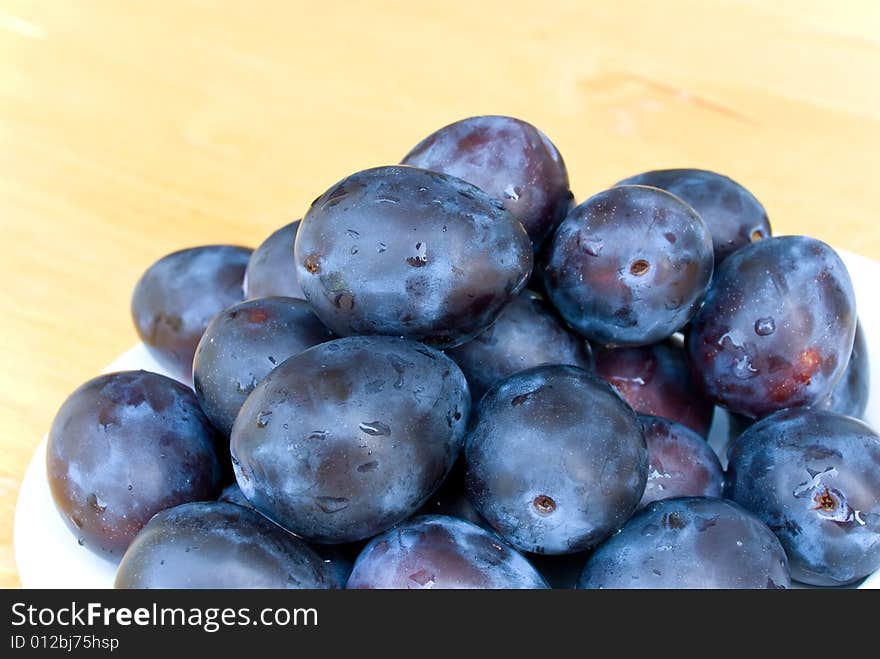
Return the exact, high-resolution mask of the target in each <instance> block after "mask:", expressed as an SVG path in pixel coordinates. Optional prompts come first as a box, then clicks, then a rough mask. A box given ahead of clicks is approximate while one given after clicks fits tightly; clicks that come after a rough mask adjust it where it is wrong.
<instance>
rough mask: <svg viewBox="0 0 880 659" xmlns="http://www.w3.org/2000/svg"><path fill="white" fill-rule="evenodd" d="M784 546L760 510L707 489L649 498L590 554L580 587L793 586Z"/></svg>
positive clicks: (710, 587)
mask: <svg viewBox="0 0 880 659" xmlns="http://www.w3.org/2000/svg"><path fill="white" fill-rule="evenodd" d="M790 583H791V578H790V576H789V571H788V562H787V560H786V558H785V552H784V551H783V549H782V546H781V545H780V544H779V541H778V540H777V539H776V536H774V535H773V533H772V532H771V531H770V529H768V528H767V526H766V525H765V524H764V523H763V522H762V521H761V520H760V519H758V518H757V517H755V516H754V515H752V514H751V513H749V512H748V511H746V510H744V509H743V508H741V507H740V506H738V505H737V504H735V503H733V502H732V501H727V500H725V499H713V498H705V497H685V498H680V499H664V500H662V501H655V502H654V503H652V504H650V505H648V506H647V507H646V508H644V509H643V510H642V511H641V512H640V513H638V514H636V515H635V516H634V517H633V518H632V519H630V520H629V521H628V522H627V523H626V526H624V527H623V529H621V531H620V533H618V534H616V535H614V536H612V537H611V538H609V539H608V540H607V541H606V542H605V543H604V544H602V545H601V546H600V547H599V548H598V549H597V550H596V551H595V552H594V553H593V554H592V556H590V558H589V560H588V561H587V564H586V566H585V567H584V571H583V574H581V578H580V581H579V582H578V587H579V588H612V589H621V588H689V589H693V588H701V589H720V588H723V589H730V588H749V589H755V588H788V587H789V585H790Z"/></svg>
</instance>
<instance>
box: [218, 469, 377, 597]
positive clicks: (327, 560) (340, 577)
mask: <svg viewBox="0 0 880 659" xmlns="http://www.w3.org/2000/svg"><path fill="white" fill-rule="evenodd" d="M218 501H222V502H225V503H234V504H236V505H237V506H244V507H245V508H250V509H251V510H256V508H254V506H253V504H251V502H250V501H248V500H247V497H245V496H244V492H242V491H241V488H240V487H239V486H238V483H232V484H230V485H227V486H226V487H225V488H223V492H221V493H220V497H219V498H218ZM257 512H259V511H257ZM266 519H269V518H268V517H267V518H266ZM279 528H281V527H279ZM287 532H288V533H289V531H287ZM309 547H311V548H312V550H313V551H314V552H315V553H316V554H317V555H318V556H319V557H320V558H321V562H322V563H323V564H324V567H325V568H327V570H328V572H329V573H330V575H331V576H332V577H333V578H334V579H335V582H336V584H338V585H339V586H340V587H342V586H344V585H345V582H346V581H348V575H349V574H351V568H352V566H353V565H354V559H355V558H356V557H357V555H358V554H359V553H360V550H361V549H363V547H362V545H361V544H358V543H353V544H348V545H317V544H310V545H309Z"/></svg>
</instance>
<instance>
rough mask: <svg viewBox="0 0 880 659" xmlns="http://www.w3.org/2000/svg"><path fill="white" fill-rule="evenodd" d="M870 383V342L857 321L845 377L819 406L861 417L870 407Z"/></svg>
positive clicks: (844, 373) (838, 412)
mask: <svg viewBox="0 0 880 659" xmlns="http://www.w3.org/2000/svg"><path fill="white" fill-rule="evenodd" d="M870 384H871V365H870V363H869V361H868V344H867V342H866V341H865V333H864V332H863V331H862V325H861V323H859V322H856V337H855V341H854V342H853V349H852V354H851V355H850V358H849V363H848V364H847V366H846V370H845V371H844V372H843V377H842V378H840V380H839V381H838V382H837V386H835V387H834V390H833V391H832V392H831V395H830V396H829V397H828V398H826V399H825V400H823V401H822V402H821V403H819V405H818V407H819V408H821V409H823V410H828V411H829V412H836V413H837V414H846V415H847V416H853V417H855V418H857V419H861V418H863V417H864V415H865V410H866V409H867V407H868V395H869V393H870Z"/></svg>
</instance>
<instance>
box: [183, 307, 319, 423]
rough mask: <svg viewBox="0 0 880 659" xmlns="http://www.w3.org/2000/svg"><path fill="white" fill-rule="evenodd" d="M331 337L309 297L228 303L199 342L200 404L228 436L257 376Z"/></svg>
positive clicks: (195, 372) (197, 386) (196, 376)
mask: <svg viewBox="0 0 880 659" xmlns="http://www.w3.org/2000/svg"><path fill="white" fill-rule="evenodd" d="M332 338H334V337H333V334H332V332H330V330H328V329H327V328H326V327H325V326H324V324H323V323H322V322H321V321H320V320H318V317H317V316H315V314H314V313H313V312H312V308H311V307H310V306H309V303H308V302H306V301H305V300H296V299H293V298H289V297H268V298H258V299H256V300H248V301H246V302H240V303H238V304H235V305H233V306H231V307H228V308H227V309H224V310H223V311H221V312H220V313H219V314H217V316H216V317H215V318H214V320H212V321H211V323H210V324H209V325H208V328H207V329H206V330H205V333H204V335H202V339H201V341H199V345H198V347H197V348H196V354H195V357H194V359H193V386H194V389H195V392H196V396H197V397H198V399H199V404H200V405H201V406H202V409H203V410H204V411H205V414H206V415H207V416H208V418H209V419H210V420H211V423H213V424H214V426H215V427H217V428H218V429H219V430H220V431H221V432H222V433H223V434H224V435H226V436H227V437H228V436H229V433H230V432H231V431H232V424H233V423H234V422H235V417H236V415H238V411H239V410H240V409H241V406H242V405H243V404H244V401H245V399H246V398H247V396H248V394H249V393H250V392H251V391H253V389H254V387H256V386H257V383H258V382H260V381H261V380H262V379H263V378H265V377H266V376H267V375H269V372H270V371H271V370H272V369H273V368H275V366H276V365H278V364H280V363H281V362H283V361H284V360H285V359H287V358H288V357H291V356H293V355H295V354H298V353H300V352H302V351H303V350H306V349H307V348H311V347H312V346H314V345H317V344H319V343H323V342H324V341H329V340H331V339H332Z"/></svg>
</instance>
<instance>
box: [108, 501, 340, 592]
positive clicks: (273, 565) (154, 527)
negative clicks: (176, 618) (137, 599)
mask: <svg viewBox="0 0 880 659" xmlns="http://www.w3.org/2000/svg"><path fill="white" fill-rule="evenodd" d="M115 585H116V588H121V589H145V588H157V589H171V588H224V589H228V588H279V589H280V588H288V589H289V588H307V589H315V588H333V587H340V584H339V583H338V582H337V581H336V580H335V576H334V575H333V574H331V573H330V571H329V568H328V567H327V566H326V565H325V564H324V562H323V561H322V560H321V558H320V557H319V556H318V555H317V554H316V553H315V552H313V551H312V550H311V549H310V548H309V547H308V546H307V545H306V543H304V542H303V541H302V540H300V539H299V538H296V537H294V536H293V535H291V534H290V533H288V532H287V531H285V530H284V529H282V528H280V527H279V526H276V525H275V524H273V523H272V522H270V521H269V520H268V519H266V518H265V517H263V516H262V515H259V514H258V513H256V512H254V511H253V510H249V509H248V508H243V507H241V506H237V505H234V504H231V503H222V502H205V503H190V504H185V505H182V506H177V507H176V508H172V509H170V510H165V511H162V512H160V513H159V514H157V515H156V516H155V517H153V518H152V519H151V520H150V521H149V523H148V524H147V525H146V526H145V527H144V528H143V529H142V530H141V532H140V533H139V534H138V535H137V537H136V538H135V539H134V542H132V543H131V546H130V547H129V548H128V551H127V552H125V556H123V558H122V562H121V563H120V564H119V570H118V571H117V573H116V584H115Z"/></svg>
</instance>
